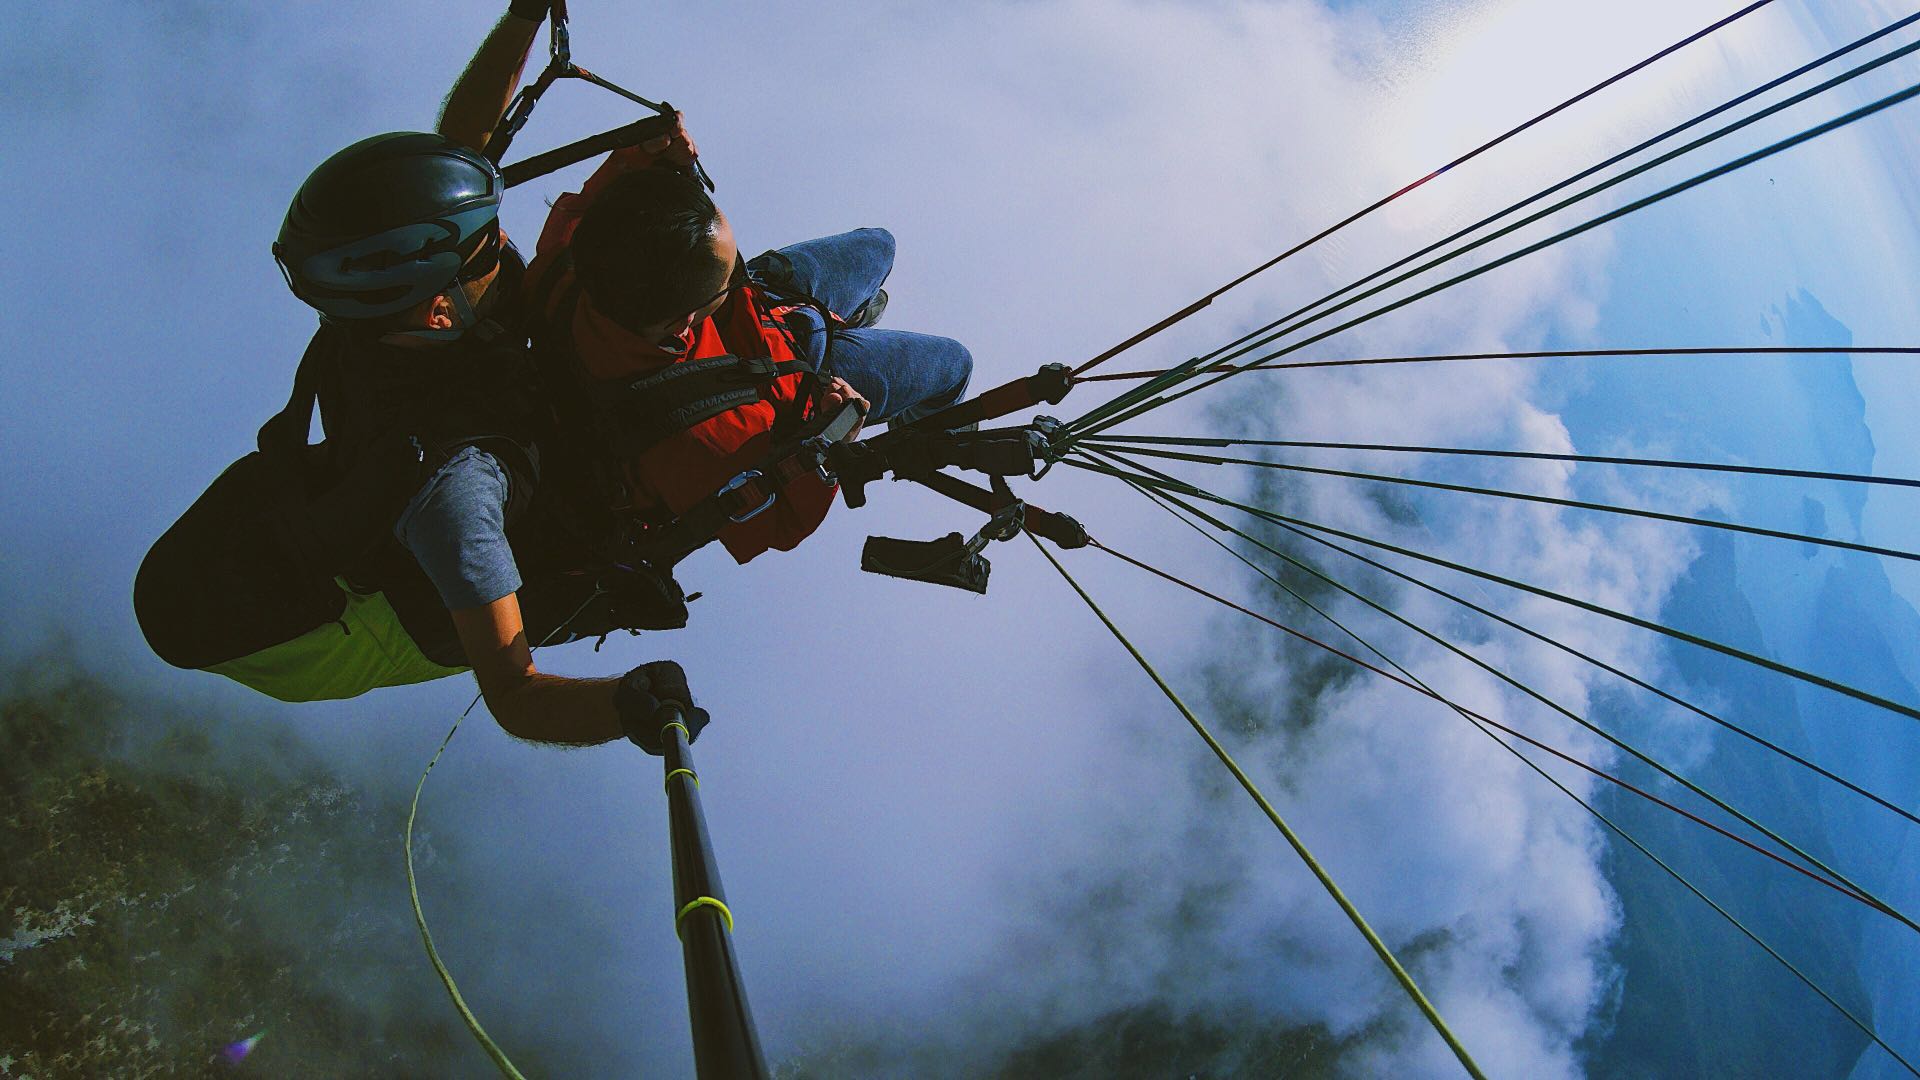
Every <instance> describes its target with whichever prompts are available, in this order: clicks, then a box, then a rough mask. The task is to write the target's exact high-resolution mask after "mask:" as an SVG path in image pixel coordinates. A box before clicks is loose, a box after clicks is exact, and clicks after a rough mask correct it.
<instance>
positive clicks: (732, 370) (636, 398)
mask: <svg viewBox="0 0 1920 1080" xmlns="http://www.w3.org/2000/svg"><path fill="white" fill-rule="evenodd" d="M812 371H813V365H811V364H808V363H807V362H805V361H803V360H772V359H768V358H765V357H755V358H743V357H738V356H733V355H724V356H708V357H702V358H701V359H698V360H682V361H679V362H678V363H673V364H668V365H667V366H666V367H663V368H661V369H660V370H658V371H655V372H653V373H652V374H649V375H645V376H642V377H641V378H638V379H633V380H631V381H629V382H623V383H616V384H612V385H607V386H603V387H597V388H595V389H594V390H593V391H592V392H591V398H592V404H593V412H594V419H595V420H596V422H597V423H598V425H599V427H600V429H601V432H602V436H603V441H604V442H605V443H606V445H607V447H608V449H610V450H612V451H613V452H614V453H615V454H618V455H620V456H621V457H623V458H624V457H632V456H634V455H637V454H640V453H643V452H644V451H646V450H649V449H651V448H652V447H655V446H658V445H659V444H660V443H662V442H664V441H666V440H667V439H669V438H671V437H673V436H675V435H678V434H680V433H681V432H683V431H686V430H688V429H690V428H693V427H696V426H698V425H700V424H703V423H705V422H706V421H708V420H711V419H713V418H714V417H716V416H719V415H720V414H722V413H725V412H730V411H732V410H734V409H738V408H740V407H742V406H744V405H751V404H753V403H754V402H756V401H760V400H762V399H764V398H766V396H767V394H768V392H769V391H770V390H771V389H772V388H773V385H774V383H776V382H777V381H779V380H780V379H782V378H785V377H786V376H789V375H798V374H803V373H810V372H812Z"/></svg>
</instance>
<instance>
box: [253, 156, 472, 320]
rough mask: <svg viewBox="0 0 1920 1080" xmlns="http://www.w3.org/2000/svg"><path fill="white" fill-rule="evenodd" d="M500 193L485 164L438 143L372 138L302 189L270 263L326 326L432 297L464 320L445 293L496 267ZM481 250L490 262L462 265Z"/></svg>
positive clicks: (458, 300) (460, 300)
mask: <svg viewBox="0 0 1920 1080" xmlns="http://www.w3.org/2000/svg"><path fill="white" fill-rule="evenodd" d="M505 186H506V185H505V184H504V183H503V182H502V180H501V178H500V170H499V169H498V168H496V167H495V166H494V164H493V162H491V161H488V160H487V159H486V157H484V156H483V155H481V154H479V153H477V152H475V151H473V150H469V149H468V148H466V147H464V146H461V145H459V144H458V143H455V142H454V141H453V140H451V139H448V138H446V137H445V136H443V135H432V134H427V133H424V132H412V131H396V132H392V133H389V134H386V135H375V136H374V137H373V138H371V139H365V140H362V141H360V142H357V143H354V144H353V145H352V146H349V147H347V148H346V149H345V150H342V151H340V152H339V153H337V154H335V155H333V156H332V157H330V158H328V159H327V160H326V161H324V162H322V163H321V165H320V167H319V168H317V169H315V170H313V175H311V176H309V177H307V182H306V183H304V184H301V185H300V191H299V193H298V194H296V195H295V196H294V197H293V205H292V206H291V207H290V208H288V210H287V219H286V221H285V222H284V223H282V224H281V226H280V238H279V240H277V241H275V242H274V245H273V257H274V259H275V260H276V261H277V262H279V264H280V270H281V272H282V273H284V274H285V275H286V278H287V286H288V287H289V288H291V289H292V290H293V294H294V295H295V296H298V297H299V298H300V299H302V300H304V301H306V302H307V303H308V304H310V305H312V306H313V307H315V308H318V309H319V311H320V314H321V316H322V317H323V318H326V319H335V320H346V321H353V320H365V319H378V318H381V317H383V316H387V315H392V314H395V313H397V312H401V311H405V310H407V309H408V308H410V307H412V306H414V305H415V304H418V303H420V302H421V301H423V300H426V299H428V298H430V297H433V296H435V295H437V294H440V293H448V294H450V295H451V296H452V297H453V298H454V302H455V304H456V305H458V306H459V307H460V308H461V309H462V312H461V314H462V315H463V316H468V315H470V314H471V313H470V312H469V311H467V310H466V307H467V305H466V303H465V295H464V293H463V292H462V291H461V290H460V289H457V288H454V287H453V286H454V285H455V283H456V282H459V281H464V280H469V279H472V278H475V277H478V276H480V275H481V274H484V273H486V272H487V271H489V270H491V269H493V267H494V266H495V265H497V263H498V252H499V244H500V227H499V223H500V193H501V191H502V190H503V189H504V188H505ZM486 247H491V248H492V249H493V258H491V259H488V258H482V259H480V260H478V261H477V262H476V263H475V264H474V265H472V266H467V265H466V264H467V260H468V259H469V258H471V257H472V256H473V255H474V254H475V253H476V252H479V251H481V250H482V249H483V248H486ZM463 267H465V271H464V272H463V270H462V268H463ZM466 321H467V322H468V323H471V322H472V320H471V319H470V318H468V319H467V320H466Z"/></svg>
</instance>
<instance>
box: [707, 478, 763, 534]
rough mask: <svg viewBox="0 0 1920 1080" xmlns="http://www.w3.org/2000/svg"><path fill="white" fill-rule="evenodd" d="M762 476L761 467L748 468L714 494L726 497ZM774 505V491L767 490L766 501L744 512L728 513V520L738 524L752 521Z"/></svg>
mask: <svg viewBox="0 0 1920 1080" xmlns="http://www.w3.org/2000/svg"><path fill="white" fill-rule="evenodd" d="M761 478H762V473H761V472H760V470H759V469H748V470H747V471H746V472H743V473H741V474H740V475H739V476H736V477H734V478H733V479H731V480H729V481H727V483H726V486H724V487H722V488H721V489H720V490H719V491H717V492H715V493H714V494H715V495H717V496H718V497H720V498H722V499H724V498H726V497H727V496H728V495H731V494H733V493H734V492H735V491H738V490H740V489H741V488H743V487H746V486H747V485H748V484H751V483H753V482H754V481H755V480H759V479H761ZM772 505H773V492H771V491H769V492H767V497H766V499H765V501H763V502H761V504H760V505H759V506H756V507H754V508H753V509H751V510H749V511H747V512H746V513H744V514H728V515H727V520H728V521H731V522H733V523H734V524H736V525H737V524H739V523H740V522H743V521H751V520H753V519H754V518H757V517H759V516H760V514H761V513H762V512H763V511H765V510H766V508H767V507H769V506H772Z"/></svg>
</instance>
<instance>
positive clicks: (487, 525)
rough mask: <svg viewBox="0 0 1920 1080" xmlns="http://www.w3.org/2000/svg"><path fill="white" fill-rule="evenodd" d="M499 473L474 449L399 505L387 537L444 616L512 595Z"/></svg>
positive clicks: (515, 579) (514, 584)
mask: <svg viewBox="0 0 1920 1080" xmlns="http://www.w3.org/2000/svg"><path fill="white" fill-rule="evenodd" d="M511 492H512V487H511V483H510V481H509V480H508V478H507V470H506V469H505V468H503V467H502V466H501V464H500V462H499V459H497V458H495V457H494V456H493V455H492V454H489V453H487V452H486V451H484V450H481V449H479V448H478V447H472V446H469V447H465V448H463V449H462V450H460V451H459V452H457V453H455V454H454V455H453V457H452V458H451V459H450V460H448V462H447V463H446V464H445V465H443V466H441V468H440V470H439V471H438V472H436V473H434V474H433V476H432V477H430V478H429V479H428V480H427V483H426V486H424V487H422V488H421V489H420V491H419V492H418V493H417V494H415V495H414V497H413V500H412V501H411V502H409V503H407V508H406V509H405V510H403V511H401V513H400V518H399V520H397V521H395V522H394V525H393V535H394V536H395V537H396V538H397V539H398V540H399V541H400V543H401V544H402V545H404V546H405V547H406V549H407V550H408V551H410V552H412V553H413V557H414V560H415V561H416V562H418V563H419V564H420V568H421V569H422V570H424V571H426V574H427V579H428V580H429V581H432V582H433V587H434V588H435V589H438V590H439V592H440V599H441V601H442V602H444V603H445V604H446V605H447V610H448V611H458V610H460V609H461V608H472V607H483V606H485V605H487V604H491V603H493V602H494V601H495V600H498V599H500V598H501V597H503V596H505V595H507V594H508V593H512V592H518V591H519V589H520V568H519V566H517V565H516V564H515V563H514V561H513V548H512V547H510V546H508V544H507V497H508V496H509V495H510V494H511Z"/></svg>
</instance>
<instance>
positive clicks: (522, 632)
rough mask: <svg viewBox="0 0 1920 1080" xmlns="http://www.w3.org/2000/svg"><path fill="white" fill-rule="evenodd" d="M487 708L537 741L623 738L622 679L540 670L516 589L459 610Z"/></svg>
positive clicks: (457, 619) (458, 626)
mask: <svg viewBox="0 0 1920 1080" xmlns="http://www.w3.org/2000/svg"><path fill="white" fill-rule="evenodd" d="M453 626H454V629H455V630H456V631H458V632H459V634H460V644H461V646H462V647H463V648H464V649H466V653H467V661H468V662H469V663H470V664H472V665H473V675H474V678H475V679H476V680H478V682H479V683H480V692H481V693H482V694H484V695H486V699H487V709H488V711H490V712H492V713H493V718H494V719H495V720H496V721H498V722H499V724H500V726H501V727H502V728H504V729H505V730H506V732H507V734H509V735H512V736H514V737H516V738H521V739H530V740H532V741H534V742H545V743H560V744H563V745H567V746H593V745H596V744H599V743H604V742H612V741H613V740H615V739H618V738H621V737H622V734H623V732H622V730H621V725H620V717H619V714H618V713H616V712H615V711H614V708H613V690H614V687H615V686H618V685H619V683H620V680H619V679H569V678H564V677H562V676H559V675H544V674H541V673H540V672H539V671H537V670H535V669H534V666H533V650H532V649H531V648H529V647H528V644H527V633H526V628H525V626H524V625H523V624H522V623H521V619H520V598H519V597H518V596H517V595H515V594H513V593H508V594H507V595H505V596H503V597H501V598H500V599H498V600H495V601H494V602H493V603H491V604H486V605H483V606H481V607H472V608H461V609H460V610H458V611H455V612H453Z"/></svg>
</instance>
